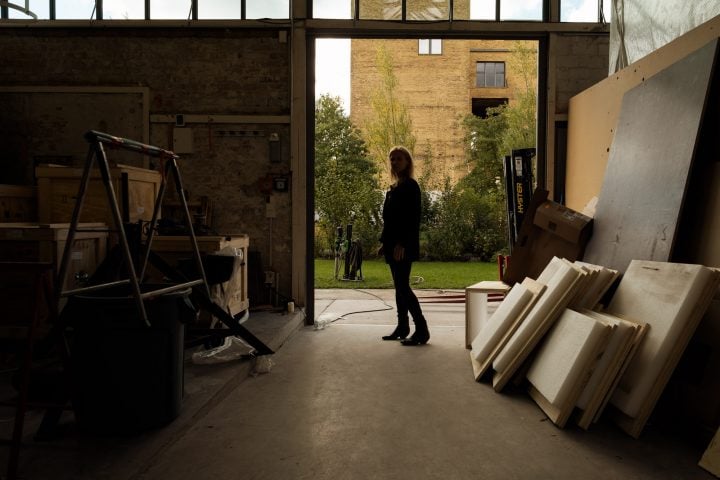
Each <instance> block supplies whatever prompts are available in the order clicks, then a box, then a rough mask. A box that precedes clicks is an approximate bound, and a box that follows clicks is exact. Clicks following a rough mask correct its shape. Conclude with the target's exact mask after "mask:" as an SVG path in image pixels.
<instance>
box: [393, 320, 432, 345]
mask: <svg viewBox="0 0 720 480" xmlns="http://www.w3.org/2000/svg"><path fill="white" fill-rule="evenodd" d="M428 340H430V331H429V330H428V328H427V323H425V322H423V323H419V324H417V325H415V333H413V334H412V335H411V336H410V338H406V339H405V340H402V341H401V342H400V343H402V344H403V345H405V346H406V347H412V346H415V345H425V344H426V343H427V342H428Z"/></svg>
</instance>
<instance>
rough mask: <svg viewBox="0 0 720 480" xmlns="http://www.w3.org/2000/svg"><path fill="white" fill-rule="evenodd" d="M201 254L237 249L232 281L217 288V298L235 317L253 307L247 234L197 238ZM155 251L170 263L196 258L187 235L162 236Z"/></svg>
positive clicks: (156, 243)
mask: <svg viewBox="0 0 720 480" xmlns="http://www.w3.org/2000/svg"><path fill="white" fill-rule="evenodd" d="M196 238H197V242H198V249H199V250H200V254H201V255H203V254H211V253H216V252H220V251H223V250H224V249H236V251H237V255H236V256H237V261H236V268H235V269H234V274H233V276H232V278H231V279H230V280H228V281H227V282H224V283H222V284H220V285H218V286H216V287H215V288H213V290H215V291H213V292H211V293H212V294H213V297H214V299H215V300H216V301H219V302H220V306H222V307H223V308H225V309H226V310H228V309H229V311H230V314H231V315H233V316H235V315H237V314H238V313H241V312H243V311H244V310H247V309H248V308H249V307H250V301H249V299H248V281H247V260H248V256H247V255H248V251H247V250H248V246H249V244H250V237H248V236H247V235H227V236H222V235H212V236H199V237H196ZM152 250H153V251H154V252H157V253H158V254H159V255H160V256H162V257H163V258H164V259H165V260H166V261H167V262H169V263H170V264H177V262H178V261H179V260H180V259H185V258H192V246H191V244H190V238H189V237H187V236H170V235H158V236H155V237H153V243H152Z"/></svg>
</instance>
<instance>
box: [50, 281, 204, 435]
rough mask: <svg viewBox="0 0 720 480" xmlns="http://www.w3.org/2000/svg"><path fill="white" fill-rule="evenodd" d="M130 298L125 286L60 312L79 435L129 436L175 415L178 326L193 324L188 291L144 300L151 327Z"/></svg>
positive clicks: (72, 302)
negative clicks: (65, 327)
mask: <svg viewBox="0 0 720 480" xmlns="http://www.w3.org/2000/svg"><path fill="white" fill-rule="evenodd" d="M157 288H160V286H158V285H144V286H141V289H142V291H150V290H155V289H157ZM129 291H130V287H129V286H127V287H123V288H114V289H106V290H101V291H98V292H92V293H87V294H83V295H77V296H74V297H71V298H70V299H69V301H68V304H67V306H66V308H65V309H64V311H63V315H64V316H65V317H66V319H67V320H66V321H67V323H68V324H69V325H70V327H71V334H70V345H71V348H70V355H71V359H70V367H71V378H72V401H73V408H74V411H75V417H76V420H77V422H78V425H79V426H80V427H81V428H82V429H85V430H90V431H93V432H96V433H108V434H114V433H134V432H139V431H143V430H146V429H149V428H154V427H159V426H162V425H165V424H167V423H169V422H170V421H172V420H173V419H175V418H176V417H177V416H178V415H179V414H180V408H181V403H182V395H183V372H184V370H183V342H184V332H185V329H184V323H185V322H187V321H190V320H192V319H193V318H194V316H195V311H194V309H193V306H192V304H191V303H190V301H189V295H190V292H191V289H190V288H187V289H183V290H179V291H176V292H171V293H166V294H161V295H158V296H156V297H152V298H149V299H146V300H145V309H146V312H147V317H148V322H149V323H150V324H151V326H150V327H148V326H147V325H146V324H145V322H143V320H142V319H141V318H140V315H139V314H138V312H137V307H136V304H135V299H134V297H132V296H131V295H130V294H129Z"/></svg>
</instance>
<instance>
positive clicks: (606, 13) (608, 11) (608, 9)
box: [602, 0, 612, 23]
mask: <svg viewBox="0 0 720 480" xmlns="http://www.w3.org/2000/svg"><path fill="white" fill-rule="evenodd" d="M602 11H603V17H605V23H610V19H611V18H612V2H611V1H610V0H605V1H604V2H603V7H602Z"/></svg>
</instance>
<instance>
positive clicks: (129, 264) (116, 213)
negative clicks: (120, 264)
mask: <svg viewBox="0 0 720 480" xmlns="http://www.w3.org/2000/svg"><path fill="white" fill-rule="evenodd" d="M85 139H86V140H87V141H88V143H89V144H90V147H89V150H88V154H87V158H86V161H85V168H84V170H83V175H82V179H81V181H80V188H79V192H78V196H77V201H76V203H75V208H74V210H73V215H72V220H71V223H70V228H69V231H68V237H67V242H66V243H65V250H64V252H63V258H62V262H61V264H60V270H59V272H58V279H57V282H56V289H57V293H56V298H57V300H58V302H59V300H60V298H61V297H65V296H70V295H77V294H80V293H86V292H94V291H98V290H102V289H106V288H110V287H115V286H119V285H130V287H131V290H132V294H133V298H134V300H135V305H136V307H137V311H138V314H139V315H140V318H141V319H142V320H143V321H144V322H145V324H146V325H147V326H150V322H149V321H148V318H147V312H146V310H145V304H144V300H146V299H149V298H152V297H155V296H158V295H163V294H166V293H170V292H174V291H178V290H184V289H186V288H188V287H191V288H192V289H193V292H194V293H196V294H197V297H198V298H199V299H200V303H201V306H202V307H204V308H207V309H209V310H210V311H211V312H212V313H213V314H215V315H217V314H219V313H220V312H224V310H222V308H221V307H219V306H218V305H216V304H215V303H214V302H213V301H212V300H211V298H210V288H209V286H208V283H207V277H206V275H205V269H204V267H203V264H202V259H201V257H200V250H199V248H198V244H197V238H196V236H195V231H194V229H193V221H192V217H191V215H190V211H189V209H188V205H187V201H186V199H185V195H184V189H183V186H182V180H181V178H180V170H179V169H178V166H177V160H178V158H179V157H178V156H177V155H176V154H175V153H174V152H171V151H169V150H164V149H162V148H159V147H154V146H152V145H145V144H143V143H139V142H136V141H133V140H128V139H126V138H120V137H115V136H112V135H109V134H107V133H102V132H97V131H94V130H91V131H89V132H87V133H86V134H85ZM104 145H108V146H109V147H110V148H119V149H123V150H129V151H132V152H136V153H139V154H142V155H147V156H151V157H156V158H159V159H160V163H161V169H162V173H163V175H162V181H161V183H160V188H159V190H158V195H157V199H156V200H155V206H154V209H153V216H152V220H151V221H150V227H149V229H148V235H147V240H146V243H145V245H142V249H141V251H142V252H143V258H142V262H140V264H139V266H138V269H136V268H135V264H134V261H133V258H132V254H131V252H130V246H129V243H128V237H127V234H126V232H125V226H124V224H123V220H122V216H121V213H120V208H119V207H118V201H117V196H116V195H115V190H114V188H113V184H112V179H111V178H110V166H109V164H108V161H107V156H106V154H105V147H104ZM96 162H97V166H98V168H99V169H100V174H101V177H102V181H103V184H104V186H105V191H106V192H107V196H108V204H109V206H110V210H111V213H112V217H113V221H114V223H115V225H114V226H115V229H116V230H115V232H116V233H117V234H118V237H119V247H120V249H121V252H122V256H123V259H124V264H125V268H126V273H127V276H128V278H127V279H126V280H120V281H115V282H109V283H104V284H101V285H93V286H90V287H85V288H79V289H75V290H68V291H62V285H64V282H65V277H66V276H67V270H68V265H69V263H70V256H71V252H72V245H73V242H74V240H75V233H76V232H78V231H80V230H78V223H79V220H80V214H81V212H82V207H83V203H84V201H85V196H86V193H87V189H88V185H89V183H90V171H91V170H92V168H93V165H94V164H95V163H96ZM171 176H172V179H173V182H174V184H175V188H176V191H177V193H178V197H179V198H180V203H181V206H182V211H183V213H184V214H185V220H186V227H187V229H188V233H189V238H190V243H191V245H192V252H193V257H194V260H195V265H196V267H197V271H198V272H199V274H200V277H201V278H199V279H197V280H190V281H183V283H179V284H176V285H171V286H168V287H165V288H157V289H154V290H152V291H148V292H141V290H140V282H141V281H142V279H143V278H144V277H145V272H146V270H147V265H148V260H149V259H150V258H151V250H152V241H153V237H154V235H155V231H156V227H157V222H158V218H159V216H160V207H161V206H162V201H163V198H164V196H165V191H166V188H167V181H168V179H169V178H170V177H171ZM155 257H156V256H155ZM153 263H155V262H153ZM163 273H172V272H170V271H167V270H166V272H163ZM171 278H176V279H177V278H182V275H178V274H176V275H174V276H171ZM184 280H187V279H184ZM218 310H219V311H220V312H218ZM227 317H229V318H227ZM220 319H221V320H222V321H223V323H225V324H226V325H228V327H229V328H230V329H231V330H230V331H231V332H233V333H234V334H238V335H240V336H242V337H243V338H244V339H245V340H246V341H248V343H250V345H252V346H253V347H254V348H256V349H257V351H258V354H259V355H267V354H271V353H273V351H272V350H271V349H270V348H268V347H267V346H266V345H265V344H263V343H262V342H261V341H260V340H258V339H257V338H256V337H255V336H253V335H252V334H250V332H248V331H247V330H246V329H244V328H242V327H240V325H235V323H234V322H235V321H234V319H233V318H232V317H231V316H230V315H229V314H227V313H226V315H225V316H220Z"/></svg>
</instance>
